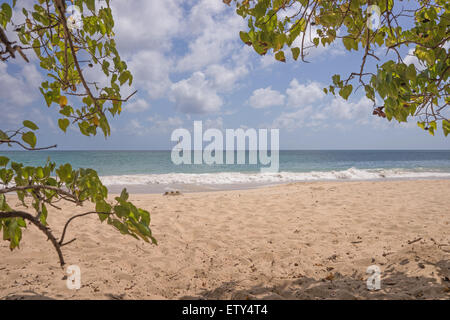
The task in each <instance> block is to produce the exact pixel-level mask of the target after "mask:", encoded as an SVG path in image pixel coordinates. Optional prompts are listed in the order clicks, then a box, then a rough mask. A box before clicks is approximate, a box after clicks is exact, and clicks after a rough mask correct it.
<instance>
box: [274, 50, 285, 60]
mask: <svg viewBox="0 0 450 320" xmlns="http://www.w3.org/2000/svg"><path fill="white" fill-rule="evenodd" d="M275 59H277V60H278V61H281V62H286V57H285V56H284V52H283V51H278V52H277V53H276V54H275Z"/></svg>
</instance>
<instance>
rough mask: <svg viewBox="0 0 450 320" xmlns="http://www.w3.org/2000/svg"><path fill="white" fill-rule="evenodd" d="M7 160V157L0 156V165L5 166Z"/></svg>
mask: <svg viewBox="0 0 450 320" xmlns="http://www.w3.org/2000/svg"><path fill="white" fill-rule="evenodd" d="M8 162H9V158H7V157H3V156H0V167H6V165H7V164H8Z"/></svg>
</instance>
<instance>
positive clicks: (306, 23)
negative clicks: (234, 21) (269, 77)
mask: <svg viewBox="0 0 450 320" xmlns="http://www.w3.org/2000/svg"><path fill="white" fill-rule="evenodd" d="M224 2H225V3H227V4H230V3H231V0H224ZM234 2H236V6H237V10H236V12H237V14H239V15H241V16H242V17H243V18H244V19H246V20H247V22H248V30H247V31H241V32H240V38H241V40H242V41H243V42H244V43H246V44H247V45H249V46H252V47H253V49H254V50H255V51H256V52H257V53H258V54H260V55H264V54H266V53H267V52H268V51H269V50H272V51H273V52H274V53H275V59H277V60H279V61H281V62H285V61H286V55H285V51H286V50H288V49H290V51H291V53H292V57H293V59H295V60H297V59H299V58H300V59H301V60H302V61H306V60H305V59H306V57H307V54H308V49H310V48H311V47H318V46H328V45H330V44H332V43H334V42H336V41H342V43H343V45H344V47H345V49H346V50H348V51H362V52H363V57H362V63H361V66H360V68H359V70H358V71H355V72H352V73H351V74H350V75H349V76H348V78H346V79H341V77H340V75H334V76H333V84H332V85H331V86H329V88H325V89H324V91H325V92H326V93H328V92H331V93H332V94H335V93H336V90H338V93H339V95H340V96H341V97H342V98H344V99H348V97H349V96H350V94H351V93H352V92H354V91H356V89H357V88H359V87H362V88H364V90H365V93H366V96H367V98H369V99H371V100H372V101H373V102H374V112H373V113H374V115H377V116H380V117H383V118H387V119H388V120H392V119H396V120H398V121H399V122H406V121H407V120H408V118H411V117H414V118H418V119H419V121H418V125H419V127H421V128H423V129H425V130H428V131H429V132H430V133H431V134H434V132H435V130H436V128H437V123H438V122H441V124H442V129H443V131H444V134H445V135H446V136H447V135H448V134H449V133H450V130H449V127H450V122H449V118H450V116H449V111H448V108H447V107H448V105H449V102H450V98H449V93H450V86H449V83H448V76H449V73H450V71H449V69H450V58H449V50H450V48H449V47H450V46H449V38H450V36H449V23H450V3H449V2H448V1H446V0H435V1H431V0H420V1H403V2H399V1H394V0H369V1H367V0H244V1H236V0H235V1H234ZM368 5H376V6H378V7H379V9H380V26H379V27H378V28H372V27H371V21H372V19H374V16H372V13H371V12H370V10H369V11H368V10H367V8H368ZM405 7H406V8H405ZM408 7H409V8H408ZM405 47H407V48H411V49H413V50H414V51H413V53H412V55H413V56H414V57H415V58H417V60H418V61H419V62H420V65H419V64H417V65H418V67H419V68H418V67H417V66H415V65H414V64H409V65H407V64H405V62H404V61H403V58H402V55H401V53H400V51H401V49H402V48H405ZM286 48H288V49H286ZM382 51H384V52H386V53H389V52H393V53H394V54H395V56H396V59H393V60H387V61H383V60H382V59H383V56H382V55H381V54H380V52H382ZM368 59H374V61H375V62H376V67H375V68H374V69H375V70H366V69H367V60H368ZM385 60H386V59H385ZM352 82H353V84H354V85H358V87H357V88H354V87H353V85H352V84H351V83H352ZM377 101H383V104H382V105H377Z"/></svg>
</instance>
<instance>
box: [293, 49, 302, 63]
mask: <svg viewBox="0 0 450 320" xmlns="http://www.w3.org/2000/svg"><path fill="white" fill-rule="evenodd" d="M291 51H292V57H293V58H294V60H295V61H297V59H298V57H299V55H300V48H297V47H295V48H292V49H291Z"/></svg>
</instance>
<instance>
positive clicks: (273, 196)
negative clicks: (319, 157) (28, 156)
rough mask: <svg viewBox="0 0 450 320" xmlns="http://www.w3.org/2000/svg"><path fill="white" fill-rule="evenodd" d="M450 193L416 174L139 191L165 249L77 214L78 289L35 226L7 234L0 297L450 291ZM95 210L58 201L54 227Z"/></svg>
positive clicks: (440, 295) (71, 252)
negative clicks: (12, 245) (11, 240)
mask: <svg viewBox="0 0 450 320" xmlns="http://www.w3.org/2000/svg"><path fill="white" fill-rule="evenodd" d="M449 194H450V180H428V181H427V180H423V181H420V180H414V181H413V180H410V181H376V182H375V181H366V182H313V183H295V184H286V185H280V186H275V187H265V188H259V189H253V190H234V191H220V192H203V193H188V194H182V195H178V196H164V195H160V194H153V195H146V194H138V195H131V199H132V200H133V201H134V202H135V203H136V205H138V206H140V207H142V208H145V209H146V210H149V211H150V212H151V214H152V223H151V226H152V230H153V233H154V236H155V237H156V238H157V239H158V241H159V245H158V246H153V245H150V244H146V243H144V242H139V241H137V240H134V239H133V238H131V237H125V236H121V235H120V234H119V233H118V232H117V231H116V230H114V229H113V228H112V227H111V226H108V225H106V224H103V225H101V224H100V222H99V220H98V218H97V217H95V216H90V217H86V218H84V219H79V220H76V221H75V222H74V223H73V224H72V226H71V228H70V229H69V234H68V238H67V239H69V238H77V240H76V241H75V242H74V243H72V244H70V245H68V246H66V247H64V248H63V249H64V251H63V252H64V255H65V259H66V262H67V264H68V265H78V266H80V268H81V272H82V280H81V281H82V287H81V289H80V290H77V291H74V290H68V289H67V288H66V281H65V280H64V278H63V277H64V276H65V270H64V269H61V267H60V266H59V264H58V259H57V255H56V252H55V251H54V249H53V247H52V246H51V244H50V243H49V242H47V241H46V239H45V236H44V235H42V234H41V233H40V232H39V231H38V230H36V228H34V227H32V226H29V228H28V230H27V231H26V232H25V233H24V237H23V242H22V243H21V248H20V250H18V251H14V252H10V250H9V248H8V244H7V242H5V241H2V242H0V299H189V298H193V299H450V225H449V223H450V202H449ZM87 209H89V208H87V207H84V208H79V207H75V206H74V205H73V206H72V205H70V204H68V205H65V206H64V210H63V211H60V212H58V211H57V210H54V209H52V210H51V211H50V214H49V222H50V225H51V227H52V229H53V230H54V232H55V233H56V234H58V235H59V234H60V232H61V228H62V225H63V223H64V221H66V220H67V219H68V218H69V217H71V216H73V215H74V214H76V213H81V212H85V211H87ZM371 265H377V266H379V268H380V269H381V290H379V291H373V292H372V291H369V290H367V287H366V280H367V278H368V275H367V274H366V269H367V268H368V267H369V266H371Z"/></svg>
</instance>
